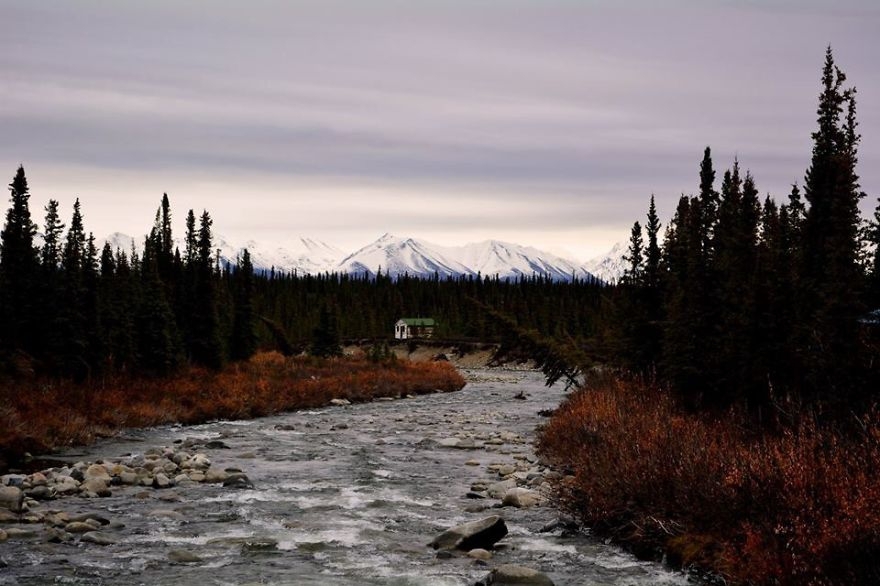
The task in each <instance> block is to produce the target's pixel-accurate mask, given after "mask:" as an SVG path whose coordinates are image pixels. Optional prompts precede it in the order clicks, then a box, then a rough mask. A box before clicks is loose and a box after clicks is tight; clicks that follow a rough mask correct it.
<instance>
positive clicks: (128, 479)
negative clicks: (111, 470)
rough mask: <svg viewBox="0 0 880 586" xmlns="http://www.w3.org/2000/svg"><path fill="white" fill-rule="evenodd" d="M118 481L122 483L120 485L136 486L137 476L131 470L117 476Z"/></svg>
mask: <svg viewBox="0 0 880 586" xmlns="http://www.w3.org/2000/svg"><path fill="white" fill-rule="evenodd" d="M119 480H120V481H121V482H122V484H125V485H128V486H133V485H135V484H137V481H138V475H137V473H136V472H135V471H134V470H132V471H131V472H128V471H126V472H122V473H120V474H119Z"/></svg>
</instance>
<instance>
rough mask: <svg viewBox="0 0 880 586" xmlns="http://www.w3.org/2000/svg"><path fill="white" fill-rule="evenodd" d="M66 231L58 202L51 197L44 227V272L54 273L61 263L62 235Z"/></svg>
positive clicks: (41, 258)
mask: <svg viewBox="0 0 880 586" xmlns="http://www.w3.org/2000/svg"><path fill="white" fill-rule="evenodd" d="M63 232H64V224H62V223H61V218H60V216H59V214H58V202H57V201H56V200H54V199H50V200H49V203H48V204H47V205H46V222H45V224H44V227H43V248H42V250H41V254H40V263H41V264H42V265H43V269H44V272H46V273H47V274H51V273H54V272H56V271H57V270H58V265H59V264H60V263H61V235H62V233H63Z"/></svg>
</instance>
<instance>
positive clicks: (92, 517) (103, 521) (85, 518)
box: [68, 513, 110, 527]
mask: <svg viewBox="0 0 880 586" xmlns="http://www.w3.org/2000/svg"><path fill="white" fill-rule="evenodd" d="M90 521H91V522H94V523H97V524H98V526H99V527H100V526H102V525H109V524H110V519H108V518H106V517H102V516H101V515H99V514H98V513H83V514H82V515H75V516H73V517H70V518H69V519H68V522H70V523H74V522H76V523H88V522H90Z"/></svg>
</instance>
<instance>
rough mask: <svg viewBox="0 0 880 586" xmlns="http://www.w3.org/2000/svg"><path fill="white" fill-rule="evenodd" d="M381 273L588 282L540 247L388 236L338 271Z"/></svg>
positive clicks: (579, 270)
mask: <svg viewBox="0 0 880 586" xmlns="http://www.w3.org/2000/svg"><path fill="white" fill-rule="evenodd" d="M380 269H381V271H382V273H384V274H387V275H391V276H399V275H403V274H408V275H411V276H418V277H433V276H434V274H435V273H436V274H439V275H440V276H441V277H447V278H448V277H458V276H462V275H477V274H480V275H483V276H490V277H494V276H498V277H499V278H502V279H505V278H517V277H519V276H527V277H530V276H533V275H539V276H543V277H550V278H551V279H554V280H559V281H570V280H572V278H573V277H574V278H580V279H583V278H589V277H590V274H589V273H587V272H586V271H584V270H583V269H582V268H581V267H579V266H578V265H577V264H576V263H573V262H571V261H568V260H565V259H562V258H560V257H558V256H555V255H553V254H550V253H547V252H543V251H540V250H538V249H536V248H532V247H528V246H521V245H519V244H512V243H509V242H501V241H498V240H487V241H485V242H477V243H473V244H466V245H464V246H440V245H437V244H432V243H430V242H426V241H424V240H417V239H414V238H398V237H395V236H392V235H391V234H385V235H384V236H382V237H381V238H379V239H378V240H376V241H375V242H373V243H371V244H368V245H367V246H365V247H363V248H361V249H360V250H358V251H357V252H355V253H353V254H351V255H350V256H348V257H347V258H345V259H344V260H343V261H342V262H341V263H340V264H339V266H338V267H337V270H338V271H339V272H347V273H359V274H368V275H375V274H377V273H378V272H379V270H380Z"/></svg>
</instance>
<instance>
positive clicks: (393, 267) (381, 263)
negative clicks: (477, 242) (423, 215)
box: [336, 234, 474, 277]
mask: <svg viewBox="0 0 880 586" xmlns="http://www.w3.org/2000/svg"><path fill="white" fill-rule="evenodd" d="M445 252H447V251H445V250H444V249H443V248H442V247H440V246H436V245H434V244H430V243H428V242H425V241H423V240H416V239H415V238H397V237H396V236H392V235H391V234H385V235H383V236H382V237H381V238H379V239H378V240H376V241H375V242H372V243H370V244H368V245H366V246H364V247H363V248H361V249H360V250H358V251H356V252H353V253H352V254H350V255H349V256H347V257H346V258H344V259H343V260H342V262H340V263H339V266H337V267H336V268H337V270H338V271H339V272H342V273H350V274H367V275H370V276H374V275H376V274H378V273H379V272H380V271H381V272H382V273H383V274H386V275H390V276H392V277H396V276H399V275H404V274H408V275H410V276H414V277H432V276H434V274H435V273H437V274H439V275H440V276H442V277H456V276H459V275H471V274H474V271H473V270H471V269H470V268H468V267H467V266H465V265H464V264H462V263H460V262H458V260H456V259H454V258H451V257H448V256H447V255H446V254H445Z"/></svg>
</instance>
